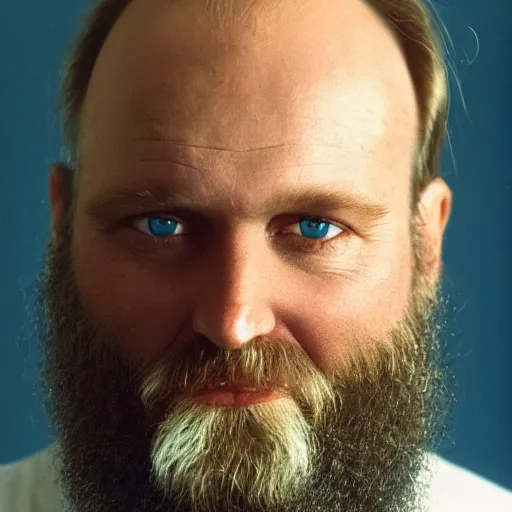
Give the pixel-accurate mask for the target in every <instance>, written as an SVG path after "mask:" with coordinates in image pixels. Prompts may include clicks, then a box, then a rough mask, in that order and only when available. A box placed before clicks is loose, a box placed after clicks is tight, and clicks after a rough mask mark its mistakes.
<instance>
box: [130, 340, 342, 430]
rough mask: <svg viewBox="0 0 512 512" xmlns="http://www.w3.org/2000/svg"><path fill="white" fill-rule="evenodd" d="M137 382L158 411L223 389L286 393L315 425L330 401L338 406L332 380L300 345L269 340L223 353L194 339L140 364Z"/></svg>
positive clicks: (147, 403)
mask: <svg viewBox="0 0 512 512" xmlns="http://www.w3.org/2000/svg"><path fill="white" fill-rule="evenodd" d="M137 378H138V382H140V394H141V400H142V402H143V404H144V405H145V407H146V409H153V410H155V409H157V410H158V409H160V408H161V407H162V406H163V405H165V404H167V405H169V404H174V403H176V401H177V400H180V399H183V398H186V397H187V396H192V395H196V394H200V393H204V392H206V391H210V390H213V389H216V388H222V387H224V386H225V387H226V388H241V387H242V388H256V389H270V390H273V391H280V392H284V393H285V394H288V395H290V396H291V397H292V398H293V399H294V400H295V401H296V402H297V403H298V404H299V405H302V406H303V407H304V408H305V409H307V410H309V414H311V416H312V419H313V420H314V421H317V420H318V419H320V417H321V415H322V414H321V412H322V409H323V408H325V406H326V405H327V404H328V403H330V404H331V405H333V406H335V392H334V388H333V385H332V383H331V380H332V377H331V376H330V375H329V374H327V373H324V372H323V371H321V370H320V369H319V368H318V367H317V366H316V365H315V364H314V363H313V361H312V360H311V359H310V358H309V356H308V355H307V354H306V352H305V351H304V350H303V349H302V347H301V346H300V345H298V344H293V343H290V342H279V341H276V340H272V339H269V338H265V337H260V338H254V339H253V340H251V341H250V342H248V343H247V344H246V345H244V346H243V347H242V348H239V349H221V348H218V347H217V346H216V345H214V344H213V343H212V342H210V341H209V340H208V339H207V338H206V337H204V336H202V335H199V336H195V337H194V339H193V340H192V341H190V342H188V343H184V344H181V345H180V346H178V347H170V349H168V350H167V351H166V352H165V353H164V355H163V356H161V357H159V358H158V359H157V360H155V361H152V362H150V363H146V364H143V365H141V366H140V368H139V371H138V374H137Z"/></svg>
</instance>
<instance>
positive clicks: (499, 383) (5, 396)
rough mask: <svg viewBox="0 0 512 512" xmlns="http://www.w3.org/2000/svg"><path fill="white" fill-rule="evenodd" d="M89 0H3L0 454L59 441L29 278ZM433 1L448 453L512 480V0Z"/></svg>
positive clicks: (3, 457)
mask: <svg viewBox="0 0 512 512" xmlns="http://www.w3.org/2000/svg"><path fill="white" fill-rule="evenodd" d="M86 5H87V4H86V2H85V1H84V0H74V1H67V2H62V1H58V0H45V1H44V2H41V1H40V0H17V1H16V2H7V1H6V0H3V2H2V11H3V13H4V18H3V19H4V22H5V23H4V28H3V29H2V30H1V31H0V52H1V57H2V63H3V64H2V80H1V82H0V113H1V115H2V120H3V121H2V124H1V128H0V129H1V137H0V153H1V154H2V155H3V157H2V162H1V165H2V171H1V172H0V190H1V193H2V198H1V200H0V209H1V212H2V216H3V218H4V219H5V223H4V224H3V229H2V234H1V242H0V276H1V280H0V283H1V286H0V305H1V306H0V315H1V316H0V320H1V321H0V411H1V412H2V416H3V418H4V420H2V421H1V422H0V464H1V463H6V462H10V461H13V460H16V459H20V458H22V457H25V456H27V455H29V454H31V453H33V452H34V451H37V450H39V449H41V448H44V447H46V446H47V445H48V444H49V443H50V442H51V433H50V429H49V428H48V426H47V424H46V417H45V413H44V410H43V407H42V403H41V394H40V392H39V389H38V382H37V363H38V360H39V352H38V349H37V343H36V341H35V340H34V339H33V338H30V336H29V335H30V325H29V324H28V323H27V318H28V312H29V309H28V302H29V300H30V296H27V292H28V289H29V287H30V286H31V283H32V281H33V279H34V278H35V276H36V274H37V272H38V270H39V267H40V263H41V255H42V250H43V246H44V241H45V237H46V234H47V232H48V229H49V226H50V215H49V208H48V201H47V182H48V169H49V165H50V163H51V161H53V160H58V159H59V157H60V145H59V144H60V139H59V126H58V117H57V113H56V112H57V111H56V105H57V85H58V73H59V68H60V65H61V59H62V58H63V56H64V52H65V51H66V50H67V49H68V48H69V47H70V44H71V43H72V41H73V37H74V33H75V29H76V27H77V24H78V23H79V21H80V19H81V14H82V13H83V12H84V8H85V7H86ZM434 5H435V6H436V9H437V11H438V13H439V15H440V17H441V19H442V20H443V22H444V23H445V25H446V27H447V29H448V32H449V33H450V35H451V37H452V40H453V46H454V47H453V48H450V52H451V64H452V70H451V71H450V82H451V88H452V105H451V111H450V124H449V132H450V142H451V144H450V145H447V146H446V147H445V151H444V155H443V175H444V177H445V179H446V180H447V182H448V184H449V185H450V186H451V187H452V189H453V192H454V210H453V213H452V217H451V220H450V223H449V226H448V230H447V235H446V240H445V251H444V259H445V274H444V284H445V294H446V295H448V296H449V297H450V299H451V307H452V316H454V322H453V323H452V329H451V331H450V332H451V333H453V334H451V336H450V340H449V345H450V350H451V351H452V352H453V353H454V354H455V355H456V356H457V359H456V363H455V368H454V370H455V376H456V379H457V381H458V384H459V385H458V389H457V404H456V409H455V417H454V423H453V427H452V431H453V434H452V440H451V441H450V442H449V443H447V444H445V445H444V446H443V447H442V449H441V450H440V453H441V454H442V455H443V456H445V457H446V458H447V459H449V460H451V461H453V462H455V463H457V464H459V465H462V466H464V467H466V468H468V469H470V470H472V471H474V472H476V473H479V474H481V475H483V476H484V477H486V478H489V479H491V480H493V481H495V482H497V483H499V484H501V485H503V486H505V487H508V488H510V489H512V462H511V459H512V436H511V435H510V433H511V432H512V407H511V406H510V396H511V392H512V337H511V333H512V314H511V307H512V259H511V258H510V251H511V250H512V214H511V211H510V210H511V207H512V154H511V152H510V147H511V145H512V124H511V119H512V95H511V94H510V91H511V90H512V31H511V30H510V17H511V16H512V3H510V2H506V1H503V0H487V1H486V2H480V1H478V0H451V1H450V0H443V2H442V3H441V2H439V1H438V2H434ZM454 76H457V77H458V81H459V82H460V86H461V88H460V89H459V85H458V83H457V81H456V80H455V79H454ZM464 102H465V106H466V108H467V111H466V110H465V108H464Z"/></svg>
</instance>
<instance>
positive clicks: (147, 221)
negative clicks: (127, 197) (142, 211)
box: [135, 215, 181, 238]
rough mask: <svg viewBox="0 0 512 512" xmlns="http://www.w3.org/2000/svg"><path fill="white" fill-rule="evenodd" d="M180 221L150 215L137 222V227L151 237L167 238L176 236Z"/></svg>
mask: <svg viewBox="0 0 512 512" xmlns="http://www.w3.org/2000/svg"><path fill="white" fill-rule="evenodd" d="M177 224H178V221H176V220H175V219H171V218H170V217H162V216H160V215H150V216H146V217H141V218H140V219H137V220H136V221H135V225H136V227H138V228H139V229H140V230H141V231H143V232H144V233H146V234H147V235H149V236H151V237H156V238H165V237H169V236H172V235H176V234H178V235H179V234H181V233H175V232H174V231H175V229H176V225H177Z"/></svg>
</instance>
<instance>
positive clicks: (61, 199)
mask: <svg viewBox="0 0 512 512" xmlns="http://www.w3.org/2000/svg"><path fill="white" fill-rule="evenodd" d="M72 184H73V174H72V171H71V169H69V167H66V166H65V165H62V164H53V165H52V166H51V169H50V181H49V187H48V195H49V199H50V207H51V211H52V239H53V240H54V241H56V239H58V238H59V237H60V235H61V234H62V226H63V224H64V219H65V216H66V215H67V214H68V207H69V205H70V204H71V194H72V190H73V186H72Z"/></svg>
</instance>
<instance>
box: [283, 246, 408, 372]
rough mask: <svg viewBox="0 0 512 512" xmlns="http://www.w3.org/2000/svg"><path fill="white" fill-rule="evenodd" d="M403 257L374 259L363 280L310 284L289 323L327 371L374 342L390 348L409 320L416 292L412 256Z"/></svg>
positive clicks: (404, 254)
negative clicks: (395, 329)
mask: <svg viewBox="0 0 512 512" xmlns="http://www.w3.org/2000/svg"><path fill="white" fill-rule="evenodd" d="M398 252H399V251H397V252H396V253H395V254H394V255H392V254H389V255H388V257H387V258H383V257H382V254H381V255H380V257H379V258H376V259H372V258H368V260H367V261H366V262H364V263H363V264H362V266H361V268H362V269H364V270H363V271H361V273H358V274H357V275H351V276H350V277H346V276H326V277H323V278H319V279H318V280H315V281H314V282H313V281H309V282H308V283H305V284H304V286H303V289H302V292H301V294H300V300H296V301H295V303H294V308H293V318H288V322H289V324H290V325H291V326H292V328H293V331H292V332H293V335H294V337H295V338H296V339H297V340H299V341H300V342H301V344H302V345H303V348H304V350H305V351H306V352H307V353H308V355H309V356H310V357H311V359H312V360H313V361H314V362H315V363H316V364H317V365H318V366H319V367H320V368H321V369H322V370H324V371H327V370H329V369H332V368H333V367H336V365H337V364H339V363H340V362H342V361H345V360H347V359H349V358H351V357H353V356H354V355H355V354H358V353H365V352H367V351H369V350H371V349H372V348H373V345H374V344H375V341H373V342H372V341H370V340H379V341H382V342H383V343H384V342H386V340H387V335H388V334H389V332H390V330H391V329H392V328H393V327H395V326H396V324H397V322H399V321H400V320H402V319H403V318H404V314H405V312H406V308H407V306H408V304H409V300H410V296H411V291H412V288H411V282H412V259H411V258H412V254H411V252H410V251H403V252H400V253H399V254H398ZM304 297H309V299H308V300H304ZM305 319H307V320H305Z"/></svg>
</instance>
